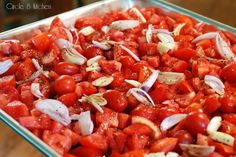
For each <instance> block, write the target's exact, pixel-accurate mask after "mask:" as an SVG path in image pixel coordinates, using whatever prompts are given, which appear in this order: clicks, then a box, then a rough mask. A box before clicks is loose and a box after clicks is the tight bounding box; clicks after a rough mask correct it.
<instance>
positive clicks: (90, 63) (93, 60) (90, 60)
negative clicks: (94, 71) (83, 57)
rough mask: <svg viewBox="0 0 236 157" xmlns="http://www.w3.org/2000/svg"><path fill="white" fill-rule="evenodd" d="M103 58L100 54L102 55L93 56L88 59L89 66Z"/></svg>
mask: <svg viewBox="0 0 236 157" xmlns="http://www.w3.org/2000/svg"><path fill="white" fill-rule="evenodd" d="M102 58H103V56H100V55H98V56H95V57H93V58H90V59H89V60H88V61H87V66H90V65H92V64H94V63H97V62H98V61H99V60H100V59H102Z"/></svg>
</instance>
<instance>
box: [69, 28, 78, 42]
mask: <svg viewBox="0 0 236 157" xmlns="http://www.w3.org/2000/svg"><path fill="white" fill-rule="evenodd" d="M71 31H73V32H74V33H75V45H76V44H77V43H78V41H79V34H78V32H77V29H76V28H72V29H71ZM72 41H73V40H72ZM72 43H73V42H72Z"/></svg>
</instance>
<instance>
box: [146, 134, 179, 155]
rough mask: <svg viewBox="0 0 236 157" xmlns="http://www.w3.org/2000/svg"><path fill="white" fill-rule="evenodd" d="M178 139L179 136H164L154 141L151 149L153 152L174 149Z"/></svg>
mask: <svg viewBox="0 0 236 157" xmlns="http://www.w3.org/2000/svg"><path fill="white" fill-rule="evenodd" d="M177 141H178V139H177V138H168V137H166V138H163V139H160V140H158V141H157V142H154V143H153V144H152V146H151V149H150V151H151V152H165V153H167V152H169V151H172V150H173V149H174V148H175V146H176V144H177Z"/></svg>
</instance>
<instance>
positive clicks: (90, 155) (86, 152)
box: [70, 146, 102, 157]
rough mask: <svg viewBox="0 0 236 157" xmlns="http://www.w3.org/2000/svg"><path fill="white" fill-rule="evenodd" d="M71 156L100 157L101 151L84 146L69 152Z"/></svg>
mask: <svg viewBox="0 0 236 157" xmlns="http://www.w3.org/2000/svg"><path fill="white" fill-rule="evenodd" d="M70 152H71V153H72V154H74V155H76V156H79V157H100V156H102V151H101V150H99V149H95V148H89V147H84V146H79V147H77V148H75V149H73V150H71V151H70Z"/></svg>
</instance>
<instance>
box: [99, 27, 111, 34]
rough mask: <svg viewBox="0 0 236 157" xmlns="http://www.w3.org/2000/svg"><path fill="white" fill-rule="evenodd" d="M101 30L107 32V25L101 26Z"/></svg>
mask: <svg viewBox="0 0 236 157" xmlns="http://www.w3.org/2000/svg"><path fill="white" fill-rule="evenodd" d="M101 30H102V31H103V32H104V33H105V34H106V33H107V32H109V30H110V28H109V27H108V26H103V27H102V29H101Z"/></svg>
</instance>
